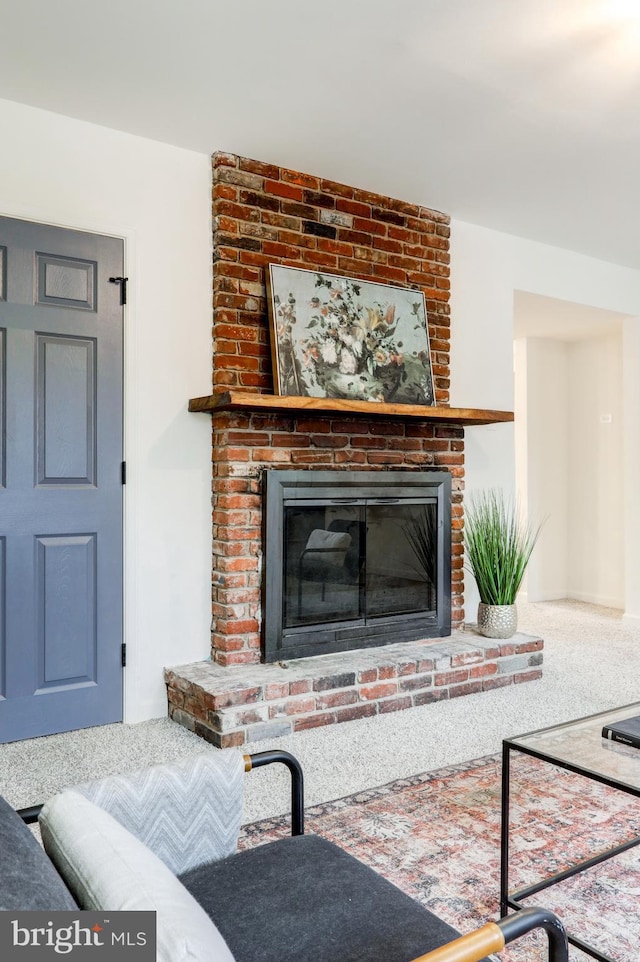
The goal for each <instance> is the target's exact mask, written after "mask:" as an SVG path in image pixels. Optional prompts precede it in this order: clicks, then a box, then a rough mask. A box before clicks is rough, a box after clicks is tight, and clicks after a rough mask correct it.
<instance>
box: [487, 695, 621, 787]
mask: <svg viewBox="0 0 640 962" xmlns="http://www.w3.org/2000/svg"><path fill="white" fill-rule="evenodd" d="M632 715H640V702H636V703H634V704H632V705H624V706H623V707H622V708H615V709H613V710H611V711H604V712H600V713H599V714H597V715H589V716H588V717H587V718H579V719H577V720H575V721H569V722H564V723H563V724H561V725H553V726H552V727H551V728H543V729H541V730H539V731H535V732H529V733H528V734H525V735H518V736H517V737H516V738H507V739H505V744H507V745H510V746H512V747H513V748H516V749H521V750H523V751H525V752H531V753H532V754H535V755H539V756H540V757H541V758H544V759H546V760H548V761H550V762H556V763H558V764H560V765H567V766H568V767H570V768H571V769H572V770H574V771H578V772H583V773H584V774H585V775H587V776H589V777H591V778H596V779H598V780H603V781H605V782H607V783H610V784H612V785H618V786H619V787H620V788H622V789H625V790H627V791H630V792H632V793H633V794H640V748H632V747H630V746H628V745H622V744H620V743H619V742H612V741H609V740H608V739H606V738H603V737H602V726H603V725H606V724H608V723H610V722H612V721H620V720H621V719H623V718H630V717H631V716H632Z"/></svg>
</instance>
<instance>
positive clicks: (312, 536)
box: [283, 498, 437, 629]
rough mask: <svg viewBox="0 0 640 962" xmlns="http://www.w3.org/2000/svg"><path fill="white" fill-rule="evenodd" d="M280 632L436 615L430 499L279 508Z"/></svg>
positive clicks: (432, 502)
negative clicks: (281, 522)
mask: <svg viewBox="0 0 640 962" xmlns="http://www.w3.org/2000/svg"><path fill="white" fill-rule="evenodd" d="M283 565H284V583H283V588H284V591H283V626H284V628H285V629H296V628H302V627H304V626H310V625H316V626H318V625H323V624H326V625H336V624H363V625H364V624H367V623H369V622H371V621H372V620H375V619H380V618H389V617H394V616H398V615H408V616H410V615H412V614H414V613H428V612H434V611H435V608H436V603H437V576H436V570H437V502H436V499H430V498H416V499H405V498H403V499H397V498H388V499H355V498H354V499H336V500H333V501H331V502H329V503H327V502H326V501H323V502H317V501H302V500H295V501H292V502H289V503H287V502H285V504H284V558H283Z"/></svg>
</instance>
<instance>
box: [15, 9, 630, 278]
mask: <svg viewBox="0 0 640 962" xmlns="http://www.w3.org/2000/svg"><path fill="white" fill-rule="evenodd" d="M629 11H631V13H630V12H629ZM0 30H1V31H2V54H1V55H0V97H4V98H6V99H8V100H15V101H19V102H22V103H26V104H31V105H34V106H38V107H44V108H46V109H48V110H53V111H56V112H58V113H62V114H67V115H69V116H72V117H77V118H81V119H85V120H89V121H92V122H94V123H98V124H103V125H105V126H108V127H114V128H117V129H120V130H124V131H128V132H131V133H135V134H139V135H142V136H145V137H150V138H154V139H156V140H160V141H165V142H167V143H170V144H175V145H178V146H181V147H186V148H190V149H193V150H196V151H202V152H205V153H207V154H209V153H212V152H213V151H214V150H229V151H232V152H234V153H239V154H243V155H245V156H248V157H253V158H256V159H259V160H266V161H271V162H276V163H279V164H281V165H284V166H289V167H293V168H296V169H298V170H303V171H306V172H309V173H315V174H320V175H322V176H325V177H329V178H332V179H336V180H339V181H342V182H346V183H349V184H356V185H358V186H360V187H363V188H365V189H370V190H374V191H378V192H381V193H388V194H391V195H393V196H395V197H399V198H401V199H404V200H407V201H411V202H416V203H421V204H424V205H426V206H430V207H434V208H436V209H439V210H442V211H445V212H447V213H449V214H451V215H452V216H454V217H456V218H459V219H462V220H467V221H470V222H473V223H477V224H482V225H485V226H488V227H492V228H495V229H497V230H502V231H507V232H509V233H514V234H519V235H522V236H525V237H531V238H534V239H538V240H541V241H544V242H546V243H550V244H554V245H558V246H560V247H566V248H570V249H573V250H577V251H581V252H584V253H587V254H591V255H593V256H595V257H599V258H601V259H604V260H609V261H614V262H616V263H619V264H625V265H628V266H631V267H639V266H640V232H639V231H638V225H637V211H638V196H639V193H640V188H639V186H638V183H639V176H640V111H639V107H640V0H320V2H314V3H310V2H308V0H177V2H176V0H174V2H168V0H106V2H105V0H0ZM0 136H1V133H0Z"/></svg>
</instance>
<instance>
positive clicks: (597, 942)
mask: <svg viewBox="0 0 640 962" xmlns="http://www.w3.org/2000/svg"><path fill="white" fill-rule="evenodd" d="M510 822H511V849H512V850H511V879H510V882H511V884H510V889H511V890H512V891H513V890H514V888H521V887H523V886H524V885H528V884H531V883H533V882H535V881H538V880H540V879H541V878H543V877H545V876H547V875H550V874H553V873H555V872H559V871H562V870H563V869H564V868H566V867H567V866H568V865H569V864H573V862H575V861H580V860H583V859H587V858H590V857H591V856H592V855H594V854H596V853H597V852H599V851H603V850H604V849H606V848H609V847H611V846H613V845H617V844H619V843H621V842H623V841H626V840H627V839H630V838H633V837H634V836H640V800H639V799H636V798H633V797H632V796H629V795H625V794H624V793H622V792H618V791H615V790H613V789H610V788H607V787H605V786H601V785H598V784H597V783H596V782H593V781H590V780H588V779H585V778H582V777H580V776H578V775H573V774H570V773H568V772H565V771H562V770H561V769H558V768H554V767H553V766H551V765H548V764H546V763H543V762H540V761H539V760H537V759H534V758H529V757H527V756H525V755H519V754H514V755H512V780H511V819H510ZM286 831H287V820H286V819H285V818H276V819H266V820H263V821H261V822H255V823H252V824H250V825H247V826H245V827H244V829H243V832H242V838H241V842H240V844H241V847H243V848H246V847H249V846H251V845H256V844H260V843H263V842H266V841H271V840H272V839H275V838H277V837H280V836H281V835H282V834H283V833H284V834H286ZM306 831H307V832H315V833H317V834H319V835H323V836H325V837H326V838H328V839H330V840H331V841H333V842H335V843H336V844H338V845H340V846H342V847H343V848H344V849H346V850H347V851H348V852H350V853H351V854H352V855H354V856H356V857H357V858H359V859H360V860H361V861H363V862H365V863H367V864H368V865H370V866H371V867H372V868H374V869H376V871H378V872H379V873H380V874H381V875H383V876H385V878H387V879H389V880H390V881H391V882H393V883H395V884H396V885H398V886H399V887H400V888H401V889H402V890H403V891H404V892H406V893H407V894H408V895H411V896H412V897H413V898H415V899H417V900H418V901H419V902H422V903H423V904H424V905H426V906H427V907H428V908H429V909H431V910H432V911H433V912H435V913H436V914H437V915H439V916H440V917H441V918H443V919H444V920H445V921H447V922H449V923H450V924H451V925H453V926H455V928H457V929H458V930H459V931H461V932H469V931H472V930H473V929H474V928H475V927H476V926H478V925H480V924H483V923H484V922H486V921H491V920H495V919H496V918H498V916H499V871H500V759H499V757H497V756H488V757H485V758H480V759H476V760H475V761H472V762H468V763H465V764H461V765H455V766H452V767H450V768H446V769H440V770H438V771H434V772H427V773H425V774H421V775H414V776H412V777H410V778H405V779H400V780H398V781H394V782H390V783H389V784H387V785H382V786H381V787H379V788H374V789H371V790H367V791H364V792H359V793H357V794H356V795H351V796H349V797H347V798H341V799H339V800H337V801H331V802H327V803H324V804H322V805H316V806H314V807H313V808H310V809H307V811H306ZM530 904H537V905H543V906H544V907H546V908H549V909H551V910H553V911H554V912H556V913H557V914H558V915H559V916H560V917H561V918H562V920H563V921H564V923H565V925H566V926H567V928H568V930H570V931H572V932H573V933H575V934H576V935H577V936H578V937H579V938H581V939H583V940H584V941H585V942H587V943H589V944H590V945H594V946H595V947H596V948H597V949H598V950H599V951H600V952H602V953H604V954H605V955H609V956H611V958H612V959H614V960H615V962H638V960H639V959H640V848H633V849H630V850H629V851H628V852H626V853H625V854H624V855H620V856H617V857H616V858H615V859H611V860H609V861H607V862H604V863H602V864H601V865H599V866H597V867H596V868H593V869H590V870H589V871H587V872H585V873H582V874H581V875H579V876H576V877H574V878H573V879H569V880H567V881H565V882H563V883H561V884H559V885H556V886H554V887H553V888H551V889H547V890H545V891H544V892H541V893H539V894H538V895H537V896H536V897H535V898H534V899H532V900H531V902H530ZM546 947H547V939H546V936H545V935H536V936H534V935H529V936H527V937H526V938H524V939H521V940H519V941H518V943H517V944H515V945H514V944H512V945H511V946H510V947H509V948H507V949H505V950H504V951H503V952H502V953H500V959H502V960H504V962H546V959H547V958H548V955H547V950H546ZM570 951H571V955H570V958H571V960H572V962H586V960H587V959H588V958H589V956H587V955H585V953H583V952H581V951H579V950H578V949H576V948H573V947H572V948H571V950H570Z"/></svg>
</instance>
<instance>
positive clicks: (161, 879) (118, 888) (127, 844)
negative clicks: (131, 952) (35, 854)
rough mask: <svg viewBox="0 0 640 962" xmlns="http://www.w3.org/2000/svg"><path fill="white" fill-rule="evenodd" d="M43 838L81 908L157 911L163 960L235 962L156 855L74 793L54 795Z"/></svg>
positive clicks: (46, 813)
mask: <svg viewBox="0 0 640 962" xmlns="http://www.w3.org/2000/svg"><path fill="white" fill-rule="evenodd" d="M40 827H41V830H42V841H43V843H44V847H45V849H46V851H47V854H48V855H49V857H50V858H51V860H52V862H53V863H54V865H55V866H56V868H57V869H58V872H59V873H60V875H61V876H62V877H63V879H64V880H65V882H66V883H67V885H68V886H69V888H70V890H71V891H72V893H73V894H74V896H75V898H76V901H77V902H78V904H79V906H80V907H81V908H83V909H104V910H110V911H122V910H128V911H135V910H140V911H155V912H156V913H157V914H156V925H157V959H158V962H234V959H233V956H232V954H231V952H230V951H229V947H228V946H227V943H226V942H225V941H224V939H223V938H222V936H221V935H220V932H219V931H218V929H217V928H216V927H215V925H214V924H213V922H212V921H211V919H210V918H209V916H208V915H207V914H206V912H205V911H204V909H203V908H201V906H200V905H198V903H197V902H196V900H195V899H194V898H193V896H192V895H191V894H190V893H189V892H188V891H187V890H186V888H185V887H184V885H182V883H181V882H180V881H179V880H178V879H177V878H176V877H175V875H173V873H172V872H171V871H170V869H168V868H167V866H166V865H165V864H164V862H162V861H161V860H160V859H159V858H158V857H157V856H156V855H154V854H153V852H152V851H151V850H150V849H149V848H147V846H146V845H143V843H142V842H140V841H138V839H137V838H135V836H133V835H132V834H131V833H130V832H128V831H127V830H126V828H123V827H122V825H120V824H119V823H118V822H117V821H116V820H115V818H112V816H111V815H109V814H108V813H107V812H105V811H103V810H102V809H101V808H99V807H98V806H97V805H94V804H93V802H90V801H89V800H88V799H86V798H84V797H83V796H82V795H79V794H78V793H77V792H72V791H64V792H61V793H60V794H59V795H56V796H54V798H52V799H50V801H48V802H47V803H46V805H45V806H44V808H43V809H42V812H41V814H40Z"/></svg>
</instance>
